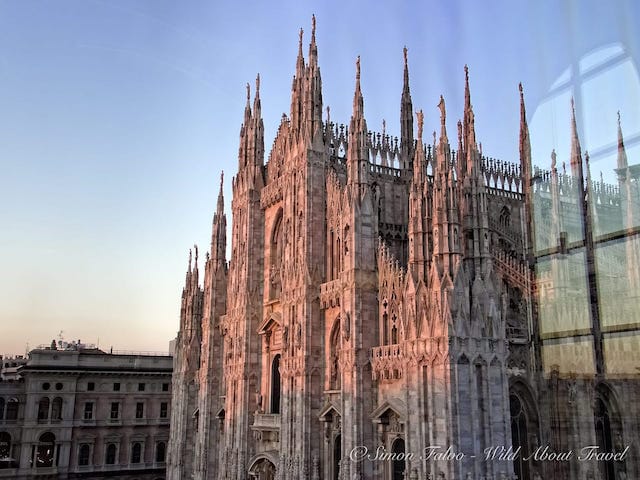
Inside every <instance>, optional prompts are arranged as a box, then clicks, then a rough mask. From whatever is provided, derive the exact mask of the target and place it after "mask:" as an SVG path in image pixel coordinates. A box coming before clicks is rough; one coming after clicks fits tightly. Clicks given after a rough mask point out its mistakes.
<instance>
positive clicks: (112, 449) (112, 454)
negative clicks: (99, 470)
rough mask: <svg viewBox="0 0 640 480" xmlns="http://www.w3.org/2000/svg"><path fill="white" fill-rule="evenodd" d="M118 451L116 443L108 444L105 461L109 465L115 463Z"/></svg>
mask: <svg viewBox="0 0 640 480" xmlns="http://www.w3.org/2000/svg"><path fill="white" fill-rule="evenodd" d="M116 453H117V447H116V444H115V443H110V444H108V445H107V453H106V455H105V456H104V463H106V464H107V465H113V464H115V463H116Z"/></svg>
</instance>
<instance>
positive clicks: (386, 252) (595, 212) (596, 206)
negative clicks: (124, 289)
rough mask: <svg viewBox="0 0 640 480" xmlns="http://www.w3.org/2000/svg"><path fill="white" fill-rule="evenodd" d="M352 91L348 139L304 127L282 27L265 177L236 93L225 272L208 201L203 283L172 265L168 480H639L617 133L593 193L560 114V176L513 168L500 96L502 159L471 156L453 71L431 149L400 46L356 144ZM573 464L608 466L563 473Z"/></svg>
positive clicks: (630, 199) (633, 294)
mask: <svg viewBox="0 0 640 480" xmlns="http://www.w3.org/2000/svg"><path fill="white" fill-rule="evenodd" d="M360 74H361V68H360V61H359V60H358V61H357V64H356V80H355V92H354V97H353V113H352V116H351V120H350V123H349V125H348V126H345V125H338V124H335V123H333V122H332V121H331V119H330V118H329V111H328V109H327V115H326V117H324V118H323V102H322V82H321V76H320V68H319V63H318V49H317V46H316V40H315V20H314V24H313V27H312V31H311V41H310V45H309V51H308V57H307V58H306V59H305V57H304V55H303V43H302V32H301V34H300V44H299V51H298V57H297V60H296V63H295V76H294V79H293V84H292V90H291V109H290V113H289V115H288V116H286V115H283V117H282V120H281V123H280V126H279V129H278V132H277V135H276V138H275V140H274V142H273V146H272V148H271V151H270V153H269V155H268V160H267V162H266V163H265V161H264V160H265V158H264V154H265V150H264V129H263V121H262V118H261V100H260V82H259V78H258V79H257V81H256V88H255V94H254V98H253V102H251V96H250V93H249V89H248V91H247V103H246V106H245V110H244V120H243V123H242V127H241V129H240V147H239V154H238V172H237V174H236V176H235V177H234V178H233V180H232V187H233V199H232V204H231V209H232V212H233V225H232V228H231V260H230V262H229V263H227V262H226V260H225V252H226V217H225V214H224V199H223V195H222V186H221V187H220V194H219V197H218V205H217V210H216V213H215V215H214V218H213V232H212V240H211V250H210V253H208V254H207V255H206V258H205V264H204V265H205V267H204V275H203V276H204V279H203V281H202V284H201V278H200V271H199V265H198V263H199V262H198V250H197V248H196V250H195V260H194V259H193V258H192V257H191V254H190V258H189V267H188V271H187V275H186V281H185V288H184V290H183V294H182V308H181V318H180V331H179V334H178V338H177V343H176V356H175V369H174V376H173V399H172V411H173V415H172V420H171V440H170V445H169V452H168V455H169V456H168V464H167V478H169V479H171V480H178V479H191V478H196V479H202V480H204V479H214V478H217V479H233V480H241V479H242V480H244V479H246V478H259V479H279V480H285V479H287V480H288V479H291V480H298V479H313V480H318V479H326V480H347V479H348V480H352V479H362V480H364V479H380V480H382V479H385V480H389V479H393V480H400V479H416V480H417V479H426V478H430V479H449V480H451V479H455V480H462V479H493V480H497V479H504V478H516V477H515V476H516V475H517V476H518V478H523V479H527V480H532V479H540V478H548V479H557V480H560V479H562V480H565V479H573V480H578V479H580V480H583V479H585V478H591V479H594V480H596V479H598V480H599V479H604V480H618V479H622V478H640V469H639V467H638V454H639V451H638V445H639V444H638V440H639V431H640V430H639V424H638V418H640V411H639V408H640V401H639V400H640V398H639V392H640V389H639V388H638V365H639V364H640V363H639V362H638V360H639V354H638V352H639V351H640V348H639V345H638V338H639V332H640V324H639V322H638V312H640V309H639V308H638V291H639V290H638V286H639V283H638V280H639V278H640V277H639V274H638V271H639V269H638V266H639V263H638V261H639V260H640V256H639V252H640V248H639V242H638V239H637V233H638V198H639V196H638V176H639V175H638V174H639V173H640V172H639V171H638V168H636V167H630V166H628V164H627V160H626V154H625V150H624V142H623V139H622V133H621V130H620V134H619V137H620V138H619V160H618V170H617V174H618V177H619V184H618V185H606V184H604V182H597V181H593V180H592V179H591V174H590V170H589V163H588V156H587V155H585V156H583V155H582V153H581V150H580V142H579V138H578V135H577V131H576V127H575V118H574V117H573V115H574V113H571V115H572V117H571V122H572V132H573V138H572V139H571V142H572V153H571V158H570V159H568V160H569V162H570V165H571V172H570V173H566V172H564V171H563V172H561V173H559V172H558V168H557V166H556V160H555V154H554V155H553V160H552V162H553V163H552V165H551V170H549V171H543V170H540V169H539V168H534V167H533V164H532V159H531V153H530V152H531V148H530V138H529V131H528V127H527V117H526V112H525V105H524V97H523V94H522V87H521V88H520V99H521V122H520V152H519V153H520V160H519V162H517V163H509V162H504V161H499V160H495V159H491V158H488V157H486V156H484V155H483V153H482V152H481V149H480V147H479V142H478V139H476V134H475V118H474V112H473V107H472V103H471V94H470V87H469V75H468V71H467V70H466V68H465V77H464V86H463V88H464V98H465V101H464V111H463V112H462V118H461V119H460V120H459V121H457V125H456V127H457V128H453V132H454V133H453V135H451V134H450V133H449V132H450V129H448V126H450V123H448V122H447V120H448V118H447V110H446V106H445V100H444V99H443V98H442V97H441V98H440V103H439V110H440V128H439V133H438V134H436V133H434V136H433V140H432V142H429V141H427V140H426V139H425V138H424V137H425V135H424V132H423V130H424V120H423V114H422V111H418V112H417V113H416V114H415V115H414V111H413V105H412V100H411V94H410V88H409V68H408V61H407V52H406V49H405V52H404V84H403V85H402V88H401V94H400V138H399V139H398V138H394V137H391V136H390V135H388V134H387V133H386V132H385V131H383V132H382V133H381V134H380V133H372V132H370V131H369V129H368V128H367V123H366V120H365V113H364V100H363V95H362V92H361V89H360ZM569 113H570V112H568V115H567V121H569ZM414 118H415V119H416V120H417V125H414ZM416 127H417V128H416ZM414 135H415V136H414ZM538 161H539V163H542V162H546V160H545V159H538ZM605 270H606V274H605V273H604V272H605ZM621 299H624V300H625V301H624V302H622V301H621ZM620 315H623V316H624V318H625V320H624V321H621V320H620V318H619V317H620ZM589 445H594V446H597V447H598V448H599V452H600V453H603V452H610V453H613V452H618V453H619V454H620V455H621V457H620V458H618V459H616V460H614V459H609V460H607V461H604V460H602V461H595V460H589V461H580V460H578V459H577V455H578V452H579V451H580V449H581V448H583V447H585V446H589ZM627 447H628V448H627ZM501 448H504V450H500V449H501ZM545 448H546V450H545ZM569 451H573V452H574V453H575V455H574V456H573V457H572V458H569V459H567V461H550V460H549V452H569ZM513 452H515V453H514V454H513V455H509V453H513ZM544 452H546V455H547V457H545V453H544ZM367 453H368V456H367ZM376 455H377V456H378V459H376ZM385 455H386V457H385Z"/></svg>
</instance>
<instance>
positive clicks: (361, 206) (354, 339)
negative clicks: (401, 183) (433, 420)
mask: <svg viewBox="0 0 640 480" xmlns="http://www.w3.org/2000/svg"><path fill="white" fill-rule="evenodd" d="M367 135H368V131H367V123H366V121H365V118H364V100H363V97H362V91H361V89H360V57H358V60H357V61H356V86H355V92H354V97H353V113H352V116H351V123H350V127H349V147H348V151H347V185H346V187H345V188H346V205H345V211H344V218H345V220H344V226H343V245H342V249H343V252H342V255H343V258H344V268H343V270H342V272H341V274H340V278H341V284H342V294H341V300H340V306H341V312H340V319H341V333H342V358H341V371H342V415H343V422H342V452H343V454H344V455H343V462H342V463H343V464H342V475H344V478H359V479H365V478H372V475H373V468H374V465H373V464H374V463H375V462H362V463H356V462H350V461H349V460H348V452H350V451H351V450H352V449H353V448H355V447H356V446H360V445H367V446H368V447H369V448H370V449H374V450H375V445H374V430H373V424H372V422H371V420H370V418H369V415H370V413H371V412H372V411H373V410H374V408H375V404H374V403H373V402H374V398H373V396H372V395H369V392H371V391H372V389H373V381H372V373H371V364H370V362H369V352H370V351H371V348H373V347H374V346H376V345H378V328H376V327H377V323H378V322H377V319H378V299H377V284H378V279H377V273H376V262H375V258H376V251H377V245H378V209H377V208H374V207H375V206H374V195H373V192H372V188H371V184H370V178H369V150H368V146H367Z"/></svg>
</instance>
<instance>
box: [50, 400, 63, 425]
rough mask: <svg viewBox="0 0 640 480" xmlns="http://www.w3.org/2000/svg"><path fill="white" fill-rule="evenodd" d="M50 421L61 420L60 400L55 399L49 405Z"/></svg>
mask: <svg viewBox="0 0 640 480" xmlns="http://www.w3.org/2000/svg"><path fill="white" fill-rule="evenodd" d="M51 420H62V399H61V398H60V397H56V398H54V399H53V402H52V403H51Z"/></svg>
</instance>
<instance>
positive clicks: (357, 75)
mask: <svg viewBox="0 0 640 480" xmlns="http://www.w3.org/2000/svg"><path fill="white" fill-rule="evenodd" d="M356 80H357V81H358V82H360V55H358V58H357V60H356Z"/></svg>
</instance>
